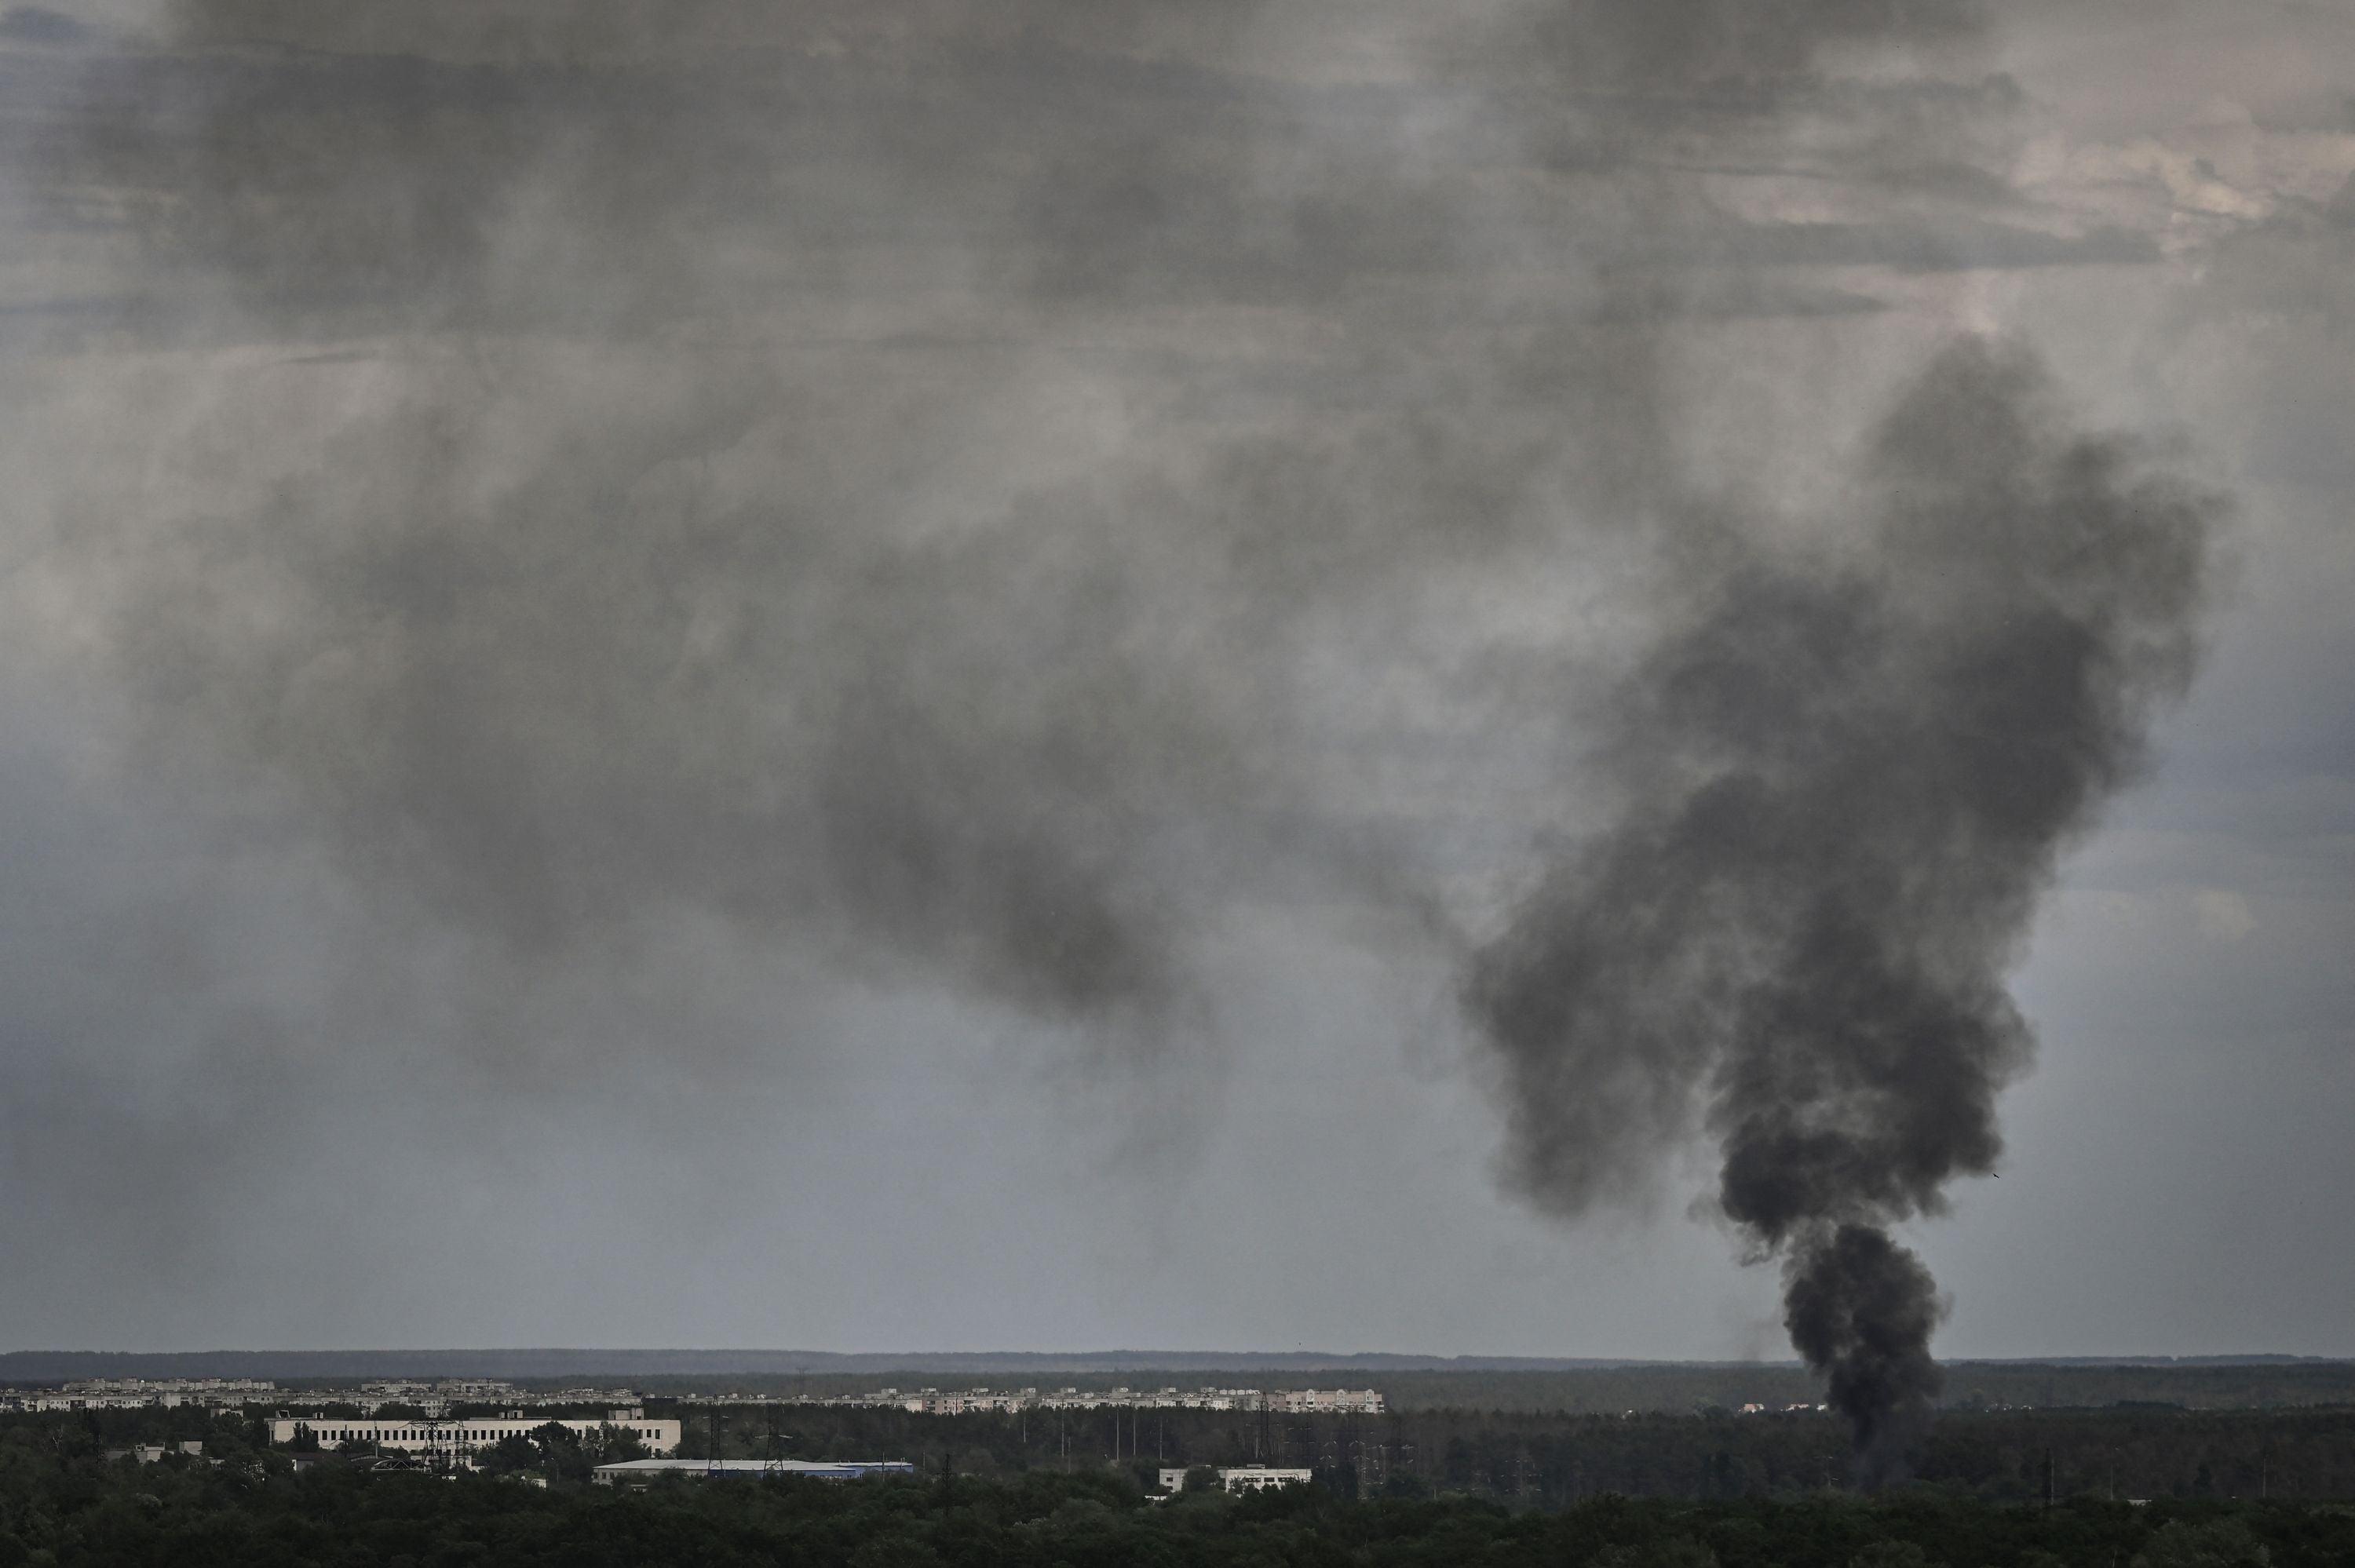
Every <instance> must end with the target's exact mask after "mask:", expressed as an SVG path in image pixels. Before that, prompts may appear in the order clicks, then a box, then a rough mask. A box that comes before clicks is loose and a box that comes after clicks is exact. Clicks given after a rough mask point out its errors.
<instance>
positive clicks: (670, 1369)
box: [0, 1348, 2355, 1383]
mask: <svg viewBox="0 0 2355 1568" xmlns="http://www.w3.org/2000/svg"><path fill="white" fill-rule="evenodd" d="M1946 1365H1947V1369H1948V1373H1949V1382H1950V1383H1959V1382H1961V1381H1962V1380H1964V1379H1965V1378H1966V1377H1968V1376H1970V1375H1972V1374H1974V1373H1985V1374H1987V1375H2003V1376H2004V1380H2005V1381H2007V1382H2009V1379H2010V1376H2016V1375H2018V1374H2020V1373H2027V1372H2034V1371H2036V1370H2038V1369H2045V1370H2048V1371H2059V1370H2064V1369H2088V1370H2092V1369H2106V1370H2109V1371H2111V1372H2114V1373H2115V1372H2128V1371H2131V1370H2133V1369H2148V1370H2149V1371H2151V1372H2159V1373H2166V1372H2175V1373H2184V1372H2196V1371H2199V1370H2200V1369H2219V1370H2224V1369H2242V1370H2244V1371H2248V1372H2256V1371H2262V1370H2264V1369H2277V1370H2278V1371H2279V1372H2286V1373H2289V1374H2291V1375H2297V1374H2299V1373H2301V1372H2305V1373H2324V1374H2326V1375H2327V1374H2328V1372H2330V1371H2335V1370H2338V1369H2346V1370H2347V1371H2348V1372H2350V1374H2355V1361H2333V1360H2331V1359H2329V1358H2327V1357H2314V1356H2291V1355H2275V1354H2252V1355H2219V1356H2054V1357H2042V1358H2034V1359H2027V1358H2022V1359H2017V1360H1990V1361H1949V1362H1947V1363H1946ZM1144 1372H1161V1373H1167V1374H1173V1375H1181V1376H1195V1375H1201V1376H1208V1375H1209V1374H1213V1373H1220V1374H1224V1373H1233V1374H1236V1375H1238V1376H1243V1377H1249V1376H1262V1375H1268V1374H1273V1373H1279V1372H1298V1373H1320V1374H1333V1375H1337V1376H1340V1377H1342V1378H1345V1379H1346V1378H1349V1377H1360V1378H1377V1379H1378V1378H1381V1377H1384V1376H1395V1375H1399V1374H1408V1373H1425V1374H1428V1373H1458V1374H1480V1375H1482V1376H1483V1377H1484V1378H1493V1377H1496V1376H1497V1375H1499V1374H1503V1375H1508V1376H1509V1375H1510V1374H1514V1373H1522V1374H1531V1373H1535V1374H1555V1375H1557V1376H1559V1375H1561V1374H1576V1373H1590V1374H1592V1373H1622V1374H1624V1373H1628V1372H1658V1373H1673V1374H1682V1375H1688V1376H1689V1375H1694V1374H1707V1373H1710V1372H1719V1373H1726V1374H1736V1375H1739V1374H1757V1373H1762V1372H1772V1373H1778V1374H1784V1375H1787V1376H1803V1375H1804V1373H1803V1372H1802V1371H1801V1369H1800V1367H1799V1365H1798V1363H1797V1362H1796V1361H1788V1360H1785V1361H1644V1360H1632V1359H1609V1358H1591V1357H1551V1356H1413V1355H1395V1354H1387V1353H1379V1352H1365V1353H1356V1354H1336V1353H1328V1352H1325V1351H1056V1352H1043V1351H870V1352H858V1353H846V1352H841V1351H793V1350H770V1351H764V1350H721V1351H686V1350H587V1349H560V1348H543V1349H512V1350H405V1351H402V1350H384V1351H371V1350H351V1351H9V1352H5V1353H0V1383H59V1382H65V1381H69V1380H75V1379H81V1378H100V1377H108V1378H122V1377H144V1378H174V1377H248V1378H269V1379H272V1380H275V1381H278V1382H288V1383H300V1382H307V1381H313V1380H325V1379H335V1380H353V1379H385V1378H456V1377H474V1378H506V1379H509V1380H513V1381H517V1382H527V1383H542V1382H549V1381H563V1380H570V1379H577V1380H582V1381H610V1380H623V1381H638V1382H644V1381H647V1380H656V1379H659V1380H665V1381H669V1380H699V1379H709V1378H730V1377H735V1378H754V1379H761V1380H772V1379H803V1378H824V1379H833V1378H843V1377H858V1376H869V1375H872V1376H885V1375H888V1374H895V1373H896V1374H905V1375H907V1376H928V1377H964V1376H970V1377H997V1378H1018V1379H1025V1380H1029V1379H1039V1378H1047V1377H1053V1376H1058V1375H1063V1376H1074V1377H1076V1376H1088V1375H1094V1376H1101V1375H1104V1374H1120V1373H1144ZM2006 1374H2009V1375H2006Z"/></svg>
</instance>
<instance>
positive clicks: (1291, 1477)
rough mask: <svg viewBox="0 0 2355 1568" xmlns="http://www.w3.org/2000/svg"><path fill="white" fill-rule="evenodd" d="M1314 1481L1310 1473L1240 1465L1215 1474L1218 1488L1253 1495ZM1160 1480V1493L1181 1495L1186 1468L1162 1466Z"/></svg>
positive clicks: (1184, 1485)
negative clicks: (1271, 1489)
mask: <svg viewBox="0 0 2355 1568" xmlns="http://www.w3.org/2000/svg"><path fill="white" fill-rule="evenodd" d="M1315 1479H1316V1473H1315V1472H1314V1471H1310V1470H1279V1469H1273V1468H1271V1467H1268V1466H1266V1465H1243V1466H1240V1467H1235V1468H1232V1469H1222V1470H1220V1472H1219V1485H1220V1486H1221V1487H1224V1488H1225V1489H1227V1490H1229V1491H1231V1492H1255V1491H1258V1490H1260V1489H1262V1488H1263V1487H1290V1486H1302V1487H1305V1486H1306V1485H1308V1483H1309V1482H1311V1481H1313V1480H1315ZM1160 1480H1161V1489H1162V1490H1163V1491H1165V1492H1182V1491H1184V1490H1185V1489H1186V1467H1184V1466H1182V1465H1164V1466H1163V1467H1161V1471H1160Z"/></svg>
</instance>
